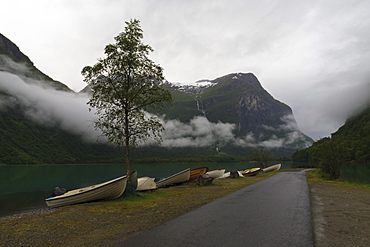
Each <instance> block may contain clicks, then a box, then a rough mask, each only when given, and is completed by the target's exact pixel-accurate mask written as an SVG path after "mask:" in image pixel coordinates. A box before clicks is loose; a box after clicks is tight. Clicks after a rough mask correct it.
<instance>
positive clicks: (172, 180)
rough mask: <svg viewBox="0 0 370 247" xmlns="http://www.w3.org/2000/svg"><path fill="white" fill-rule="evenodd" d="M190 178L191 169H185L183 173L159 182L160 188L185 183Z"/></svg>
mask: <svg viewBox="0 0 370 247" xmlns="http://www.w3.org/2000/svg"><path fill="white" fill-rule="evenodd" d="M189 178H190V168H188V169H185V170H183V171H181V172H178V173H176V174H173V175H172V176H169V177H167V178H164V179H161V180H159V181H158V182H157V186H158V188H161V187H166V186H169V185H173V184H178V183H183V182H186V181H188V180H189Z"/></svg>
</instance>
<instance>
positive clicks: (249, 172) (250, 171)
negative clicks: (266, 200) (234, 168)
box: [241, 168, 261, 177]
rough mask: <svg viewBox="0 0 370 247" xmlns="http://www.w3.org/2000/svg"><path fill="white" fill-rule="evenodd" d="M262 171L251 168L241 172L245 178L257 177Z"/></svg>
mask: <svg viewBox="0 0 370 247" xmlns="http://www.w3.org/2000/svg"><path fill="white" fill-rule="evenodd" d="M260 171H261V168H251V169H246V170H244V171H241V173H242V174H243V176H244V177H251V176H256V175H257V174H258V173H259V172H260Z"/></svg>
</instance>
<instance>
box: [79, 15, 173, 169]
mask: <svg viewBox="0 0 370 247" xmlns="http://www.w3.org/2000/svg"><path fill="white" fill-rule="evenodd" d="M126 25H127V26H126V27H125V30H124V32H122V33H120V34H119V35H118V36H116V37H115V38H114V39H115V43H114V44H109V45H107V46H106V47H105V50H104V53H105V55H106V57H105V58H103V59H98V63H96V64H95V65H94V66H86V67H84V68H83V70H82V75H83V76H84V77H85V79H84V81H85V82H87V83H88V84H89V85H90V87H91V92H92V95H91V99H90V100H89V102H88V104H89V105H90V106H91V107H92V108H94V109H96V113H95V114H96V115H97V119H96V120H94V126H95V128H97V129H100V130H101V131H102V133H103V135H104V136H106V137H107V139H108V141H109V142H110V143H113V144H115V145H118V146H125V147H126V168H127V171H126V172H127V175H128V176H129V174H130V146H136V145H139V144H141V143H143V142H144V141H146V140H148V139H149V138H150V139H153V140H155V141H157V142H160V141H161V135H160V134H161V131H162V130H163V126H162V124H161V123H160V122H159V119H158V118H157V117H156V116H154V115H150V114H149V113H148V112H147V111H148V110H161V109H162V108H163V107H165V106H166V104H168V103H171V102H172V99H171V94H170V92H169V91H167V90H165V89H163V88H162V87H161V84H162V82H163V80H164V76H163V69H162V68H161V67H160V66H159V65H157V64H155V63H154V62H153V61H152V60H151V59H149V57H148V55H149V54H150V53H151V52H153V49H152V48H151V47H150V46H149V45H146V44H143V42H142V38H143V31H142V29H141V27H140V23H139V21H138V20H131V21H129V22H126Z"/></svg>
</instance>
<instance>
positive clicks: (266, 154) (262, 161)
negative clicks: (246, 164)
mask: <svg viewBox="0 0 370 247" xmlns="http://www.w3.org/2000/svg"><path fill="white" fill-rule="evenodd" d="M270 154H271V151H270V150H268V149H266V148H265V147H259V148H256V149H254V150H253V153H252V154H251V159H252V160H254V161H257V163H258V164H259V166H261V168H265V167H267V165H268V162H269V161H270V160H272V157H271V156H270Z"/></svg>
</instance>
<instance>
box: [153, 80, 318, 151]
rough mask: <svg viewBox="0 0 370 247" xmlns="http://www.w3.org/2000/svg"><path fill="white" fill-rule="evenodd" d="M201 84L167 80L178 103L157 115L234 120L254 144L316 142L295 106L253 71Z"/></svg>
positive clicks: (294, 145)
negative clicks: (303, 126)
mask: <svg viewBox="0 0 370 247" xmlns="http://www.w3.org/2000/svg"><path fill="white" fill-rule="evenodd" d="M198 84H199V85H197V83H195V85H191V86H183V85H179V84H171V83H167V84H166V85H165V87H166V88H167V89H169V90H170V91H171V93H172V98H173V102H174V103H173V106H172V107H171V108H169V109H167V110H166V111H164V112H157V114H165V115H166V117H167V118H170V119H179V120H180V121H182V122H189V120H190V119H192V118H193V117H194V116H204V117H206V118H207V119H208V120H209V121H210V122H213V123H217V122H220V121H221V122H223V123H232V124H234V125H235V127H236V128H235V130H234V134H235V135H236V137H238V138H248V139H249V141H250V144H251V145H252V144H258V143H261V142H268V141H275V142H276V144H277V141H278V140H280V141H281V145H284V148H295V149H300V148H304V147H307V146H309V145H310V144H312V142H313V141H312V139H311V138H310V137H308V136H306V135H304V134H303V133H302V132H301V131H300V130H299V129H298V126H297V123H296V121H295V119H294V116H293V112H292V110H291V108H290V107H289V106H287V105H286V104H284V103H282V102H280V101H278V100H276V99H274V98H273V97H272V96H271V95H270V94H269V93H268V92H267V91H266V90H265V89H264V88H263V87H262V86H261V83H260V82H259V81H258V79H257V78H256V76H255V75H253V74H252V73H233V74H229V75H226V76H222V77H219V78H217V79H214V80H202V81H199V82H198Z"/></svg>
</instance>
